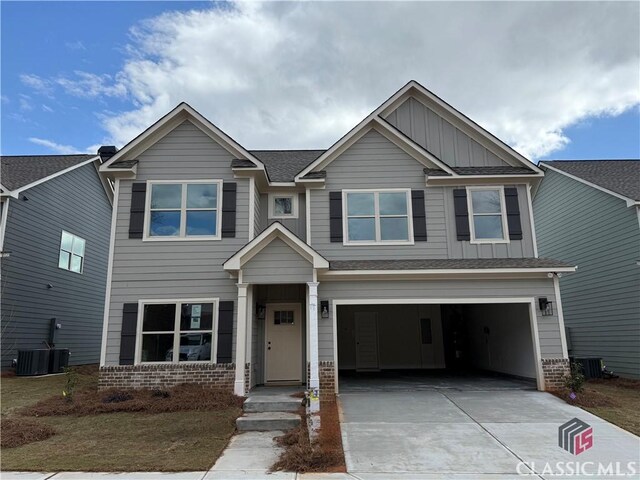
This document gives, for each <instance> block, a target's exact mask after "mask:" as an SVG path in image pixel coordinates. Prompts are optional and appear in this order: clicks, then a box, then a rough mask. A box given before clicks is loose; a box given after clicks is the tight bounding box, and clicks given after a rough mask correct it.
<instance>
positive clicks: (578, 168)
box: [542, 160, 640, 201]
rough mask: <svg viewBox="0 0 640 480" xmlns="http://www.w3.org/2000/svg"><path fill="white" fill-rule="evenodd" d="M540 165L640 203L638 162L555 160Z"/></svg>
mask: <svg viewBox="0 0 640 480" xmlns="http://www.w3.org/2000/svg"><path fill="white" fill-rule="evenodd" d="M542 163H544V164H546V165H549V166H551V167H553V168H557V169H558V170H562V171H563V172H566V173H568V174H570V175H574V176H576V177H578V178H581V179H583V180H586V181H587V182H591V183H594V184H596V185H598V186H599V187H602V188H606V189H607V190H611V191H612V192H615V193H619V194H620V195H623V196H625V197H627V198H630V199H632V200H635V201H640V160H556V161H550V162H547V161H544V162H542Z"/></svg>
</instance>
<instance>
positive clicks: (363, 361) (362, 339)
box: [354, 312, 380, 370]
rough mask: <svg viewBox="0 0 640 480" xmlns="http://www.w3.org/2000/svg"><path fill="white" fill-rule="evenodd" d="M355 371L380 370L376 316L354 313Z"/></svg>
mask: <svg viewBox="0 0 640 480" xmlns="http://www.w3.org/2000/svg"><path fill="white" fill-rule="evenodd" d="M354 318H355V321H356V370H380V365H379V363H378V314H377V313H376V312H355V313H354Z"/></svg>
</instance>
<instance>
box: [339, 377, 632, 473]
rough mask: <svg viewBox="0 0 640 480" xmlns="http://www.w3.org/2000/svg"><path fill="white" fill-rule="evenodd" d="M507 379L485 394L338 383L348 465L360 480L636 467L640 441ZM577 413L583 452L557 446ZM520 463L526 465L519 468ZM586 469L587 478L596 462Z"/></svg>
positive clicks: (460, 388) (464, 388)
mask: <svg viewBox="0 0 640 480" xmlns="http://www.w3.org/2000/svg"><path fill="white" fill-rule="evenodd" d="M501 381H502V382H507V383H508V384H505V385H503V387H501V388H498V386H497V384H495V383H493V384H491V385H490V386H489V388H490V389H489V390H482V389H481V388H480V385H477V384H476V383H475V382H472V383H471V384H466V383H465V382H453V381H452V382H451V384H448V385H443V384H439V385H438V386H437V387H436V386H434V385H428V384H421V383H419V384H418V385H416V384H415V383H416V380H415V379H414V380H413V384H412V383H411V382H409V381H408V380H407V382H408V383H407V384H406V385H405V386H404V387H402V386H401V385H400V384H399V383H401V382H396V383H391V384H389V383H385V382H382V383H383V384H382V385H379V383H378V381H377V380H376V381H374V380H373V379H372V380H371V381H370V382H366V381H362V380H359V381H358V382H352V383H351V382H349V381H342V382H341V384H340V397H339V402H340V406H341V415H342V425H341V427H342V438H343V443H344V448H345V458H346V463H347V470H348V471H349V473H350V474H352V475H353V476H355V477H356V478H359V479H362V480H378V479H379V480H382V479H395V478H398V479H405V480H409V479H415V480H418V479H445V478H453V479H455V478H460V479H463V478H464V479H469V480H471V479H490V478H497V479H502V480H506V479H511V478H522V477H521V476H520V475H519V473H527V472H528V473H529V474H530V475H532V476H533V477H534V478H545V479H547V478H562V477H559V476H558V475H557V474H558V473H559V472H558V471H557V470H555V471H554V472H555V473H556V475H555V476H551V475H547V474H546V473H548V472H546V473H545V472H543V470H544V468H545V467H546V463H547V462H548V463H550V464H551V467H552V468H554V467H555V465H556V462H573V463H574V464H575V462H580V463H584V462H596V467H595V468H597V462H602V463H603V464H605V465H608V464H609V463H610V462H622V465H623V468H625V467H626V465H627V462H636V463H635V465H636V466H638V463H637V462H640V439H639V438H638V437H636V436H634V435H632V434H630V433H628V432H626V431H624V430H622V429H620V428H618V427H616V426H614V425H612V424H610V423H608V422H606V421H604V420H602V419H600V418H598V417H596V416H594V415H592V414H590V413H588V412H586V411H584V410H582V409H579V408H576V407H572V406H570V405H568V404H566V403H565V402H563V401H562V400H560V399H558V398H556V397H554V396H553V395H551V394H548V393H544V392H538V391H535V390H529V389H528V388H527V387H526V386H523V385H521V384H520V385H519V382H511V383H509V381H508V380H501ZM379 386H382V387H383V388H382V389H379V388H378V387H379ZM574 417H577V418H579V419H581V420H583V421H585V422H587V423H588V424H590V425H591V426H592V427H593V437H594V446H593V448H591V449H590V450H587V451H586V452H584V453H582V454H580V456H574V455H572V454H570V453H568V452H566V451H564V450H562V449H561V448H560V447H559V446H558V427H559V426H560V425H561V424H563V423H565V422H567V421H569V420H571V419H572V418H574ZM521 462H525V463H526V465H524V464H521V465H520V467H519V470H518V465H519V464H520V463H521ZM527 465H528V466H530V467H531V468H528V467H527ZM584 468H588V470H586V472H585V473H587V474H588V473H590V472H592V471H593V470H589V469H592V468H594V467H593V466H590V465H588V466H587V467H584ZM625 471H626V470H625ZM638 471H640V470H638ZM567 478H581V477H579V476H578V477H576V476H570V477H567ZM587 478H607V477H606V476H605V475H598V476H596V477H594V476H591V477H588V476H587ZM611 478H620V477H619V476H618V477H611ZM627 478H630V477H627Z"/></svg>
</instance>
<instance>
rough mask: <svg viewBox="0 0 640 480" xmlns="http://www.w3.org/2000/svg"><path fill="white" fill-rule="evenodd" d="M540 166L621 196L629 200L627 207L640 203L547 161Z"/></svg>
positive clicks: (615, 195)
mask: <svg viewBox="0 0 640 480" xmlns="http://www.w3.org/2000/svg"><path fill="white" fill-rule="evenodd" d="M540 166H541V167H545V168H548V169H549V170H552V171H554V172H556V173H561V174H562V175H564V176H566V177H569V178H572V179H573V180H576V181H578V182H580V183H583V184H585V185H588V186H590V187H593V188H595V189H596V190H600V191H601V192H604V193H608V194H609V195H613V196H614V197H617V198H619V199H621V200H624V201H625V202H627V207H632V206H634V205H640V201H638V200H634V199H633V198H629V197H626V196H624V195H622V194H620V193H616V192H613V191H611V190H609V189H607V188H604V187H601V186H600V185H596V184H595V183H591V182H589V181H588V180H585V179H584V178H580V177H577V176H575V175H572V174H571V173H567V172H565V171H563V170H560V169H559V168H556V167H553V166H551V165H549V164H547V163H544V162H540Z"/></svg>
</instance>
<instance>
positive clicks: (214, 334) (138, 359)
mask: <svg viewBox="0 0 640 480" xmlns="http://www.w3.org/2000/svg"><path fill="white" fill-rule="evenodd" d="M183 303H212V304H213V312H212V316H213V318H212V324H211V330H204V329H203V330H194V331H193V333H194V334H197V333H208V332H209V331H210V332H211V358H210V359H209V360H201V361H194V360H190V361H186V362H180V361H176V360H173V361H171V362H143V361H142V323H143V320H144V306H145V305H163V304H168V305H171V304H174V305H175V306H176V313H175V320H174V321H175V323H174V326H173V331H166V332H146V334H153V333H160V334H166V335H169V334H173V357H174V359H175V358H176V355H177V357H178V358H180V333H181V332H183V330H180V313H181V311H180V310H181V309H180V308H179V305H181V304H183ZM219 303H220V299H219V298H218V297H214V298H179V299H175V298H171V299H168V298H163V299H158V298H152V299H141V300H138V321H137V326H136V348H135V357H134V358H135V360H134V365H177V364H179V365H184V364H190V363H216V360H217V356H218V341H217V339H218V305H219Z"/></svg>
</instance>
